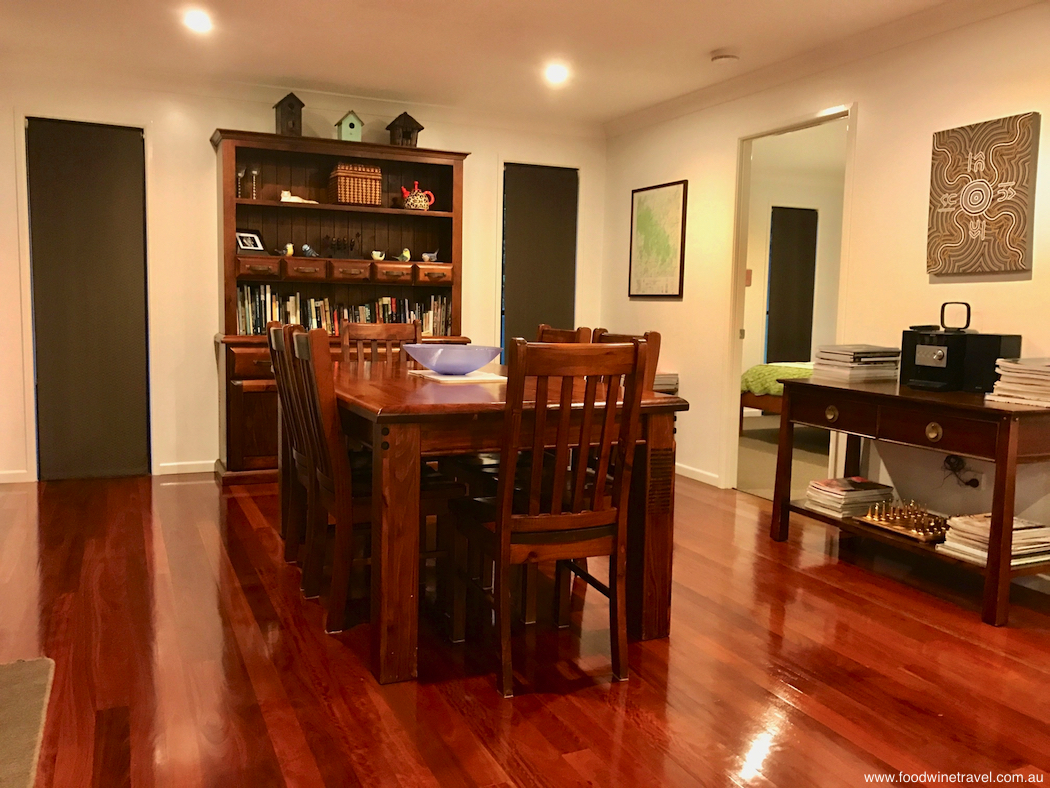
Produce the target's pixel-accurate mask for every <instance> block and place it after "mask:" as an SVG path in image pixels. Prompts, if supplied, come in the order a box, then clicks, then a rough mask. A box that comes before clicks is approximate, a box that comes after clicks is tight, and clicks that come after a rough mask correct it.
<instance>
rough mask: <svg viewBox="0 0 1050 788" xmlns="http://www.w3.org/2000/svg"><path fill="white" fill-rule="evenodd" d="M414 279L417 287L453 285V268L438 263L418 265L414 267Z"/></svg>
mask: <svg viewBox="0 0 1050 788" xmlns="http://www.w3.org/2000/svg"><path fill="white" fill-rule="evenodd" d="M412 269H413V270H412V278H413V280H414V281H415V283H416V284H417V285H432V286H435V287H439V286H442V285H451V284H452V274H453V272H452V266H451V265H440V264H438V263H416V264H415V265H414V266H412Z"/></svg>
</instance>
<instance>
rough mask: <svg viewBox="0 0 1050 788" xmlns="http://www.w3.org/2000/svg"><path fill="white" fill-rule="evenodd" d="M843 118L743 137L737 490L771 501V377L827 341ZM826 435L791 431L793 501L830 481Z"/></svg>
mask: <svg viewBox="0 0 1050 788" xmlns="http://www.w3.org/2000/svg"><path fill="white" fill-rule="evenodd" d="M848 122H849V118H848V117H835V118H831V119H829V120H828V121H826V122H823V123H819V124H817V125H811V126H808V127H806V128H801V129H793V130H790V131H786V132H783V133H777V134H770V135H766V136H761V137H757V138H755V139H753V140H750V141H749V142H750V162H749V163H750V167H749V173H748V182H747V189H748V192H747V193H748V207H747V217H746V220H747V236H746V241H747V250H746V272H745V281H744V285H745V287H744V303H743V328H742V330H741V338H742V342H741V351H740V352H741V359H740V360H741V366H740V369H741V372H742V376H741V390H742V393H741V405H740V413H739V422H738V427H739V437H738V447H737V469H736V470H737V482H736V488H737V489H738V490H741V491H742V492H747V493H751V494H753V495H757V496H760V497H762V498H767V499H771V498H772V497H773V482H774V478H775V476H776V457H777V437H778V433H779V425H780V416H779V413H780V395H781V393H782V390H783V387H782V386H781V385H780V384H778V383H777V379H778V378H785V377H808V375H809V373H810V369H811V361H812V358H813V352H814V351H815V350H816V348H817V347H819V346H821V345H829V344H834V343H835V340H836V332H837V318H838V290H839V257H840V254H841V249H842V217H843V199H844V195H845V179H846V148H847V131H848ZM829 440H830V433H828V432H827V431H826V430H819V429H815V428H813V429H809V428H805V427H796V429H795V452H794V459H793V468H792V488H793V489H792V497H801V496H803V495H804V494H805V489H806V486H807V485H808V484H809V482H810V481H812V480H814V479H823V478H826V477H827V476H828V475H829V454H830V444H829Z"/></svg>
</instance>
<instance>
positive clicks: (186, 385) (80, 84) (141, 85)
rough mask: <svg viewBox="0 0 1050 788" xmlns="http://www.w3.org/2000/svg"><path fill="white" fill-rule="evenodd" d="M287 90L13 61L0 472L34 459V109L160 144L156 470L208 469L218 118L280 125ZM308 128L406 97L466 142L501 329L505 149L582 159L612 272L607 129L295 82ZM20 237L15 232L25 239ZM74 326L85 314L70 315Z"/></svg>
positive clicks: (470, 313) (581, 297)
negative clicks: (547, 125) (30, 150)
mask: <svg viewBox="0 0 1050 788" xmlns="http://www.w3.org/2000/svg"><path fill="white" fill-rule="evenodd" d="M285 92H287V91H286V90H282V89H276V88H274V89H264V88H254V87H237V88H235V89H234V88H231V87H226V86H214V85H203V86H202V85H188V84H187V85H182V84H177V85H170V84H167V83H165V82H161V81H159V80H157V81H155V82H154V81H151V80H149V79H147V78H142V77H137V76H135V75H101V74H100V75H84V74H61V75H54V74H50V75H47V76H40V75H39V74H37V75H33V74H27V73H14V72H12V73H7V74H2V75H0V118H2V117H6V118H7V119H8V120H7V121H6V122H4V123H0V238H3V239H5V243H2V244H0V292H2V293H5V294H6V300H5V308H4V309H0V381H2V384H0V481H21V480H31V479H33V478H35V474H36V460H35V447H34V433H35V427H34V422H33V401H32V397H33V389H32V385H33V384H32V381H33V378H32V367H31V356H32V334H31V302H30V300H29V292H30V291H29V279H28V274H29V242H28V237H27V232H26V228H27V217H26V208H25V151H24V132H23V124H24V118H25V117H26V116H27V115H28V116H43V117H53V118H62V119H68V120H79V121H92V122H98V123H116V124H124V125H132V126H141V127H143V128H145V130H146V145H147V195H146V201H147V232H148V277H149V311H150V315H149V322H150V390H151V397H152V447H153V471H154V473H178V472H188V471H203V470H210V469H211V468H212V467H213V465H214V462H215V460H216V458H217V457H218V453H219V450H218V447H219V414H218V381H217V369H216V352H215V344H214V341H213V338H214V336H215V334H216V332H218V331H220V330H221V316H220V312H219V306H218V305H219V291H218V287H219V279H218V270H219V261H218V256H217V251H216V250H217V248H218V244H217V236H216V233H217V229H216V228H217V226H218V218H217V211H216V203H217V200H216V175H215V154H214V151H213V149H212V147H211V145H210V143H209V138H210V137H211V134H212V132H213V131H214V130H215V129H216V128H217V127H224V128H233V129H246V130H253V131H273V125H274V121H273V110H272V109H271V106H272V105H273V104H274V103H275V102H276V101H277V100H278V99H279V98H281V97H282V96H283V95H284V93H285ZM298 95H299V96H300V98H302V99H303V100H304V101H305V102H306V104H307V108H306V110H305V111H304V114H303V125H304V132H305V133H306V134H307V135H312V136H327V137H332V136H334V128H333V124H334V123H335V121H336V120H338V119H339V118H340V117H341V116H342V115H343V114H344V113H345V112H346V110H348V109H356V110H357V112H358V114H359V115H360V116H361V117H362V119H363V120H364V122H365V138H366V139H367V140H369V141H377V142H382V141H385V139H384V138H385V136H386V132H385V131H384V127H385V126H386V124H387V123H388V122H389V121H390V119H392V118H393V117H394V116H396V115H397V114H398V113H400V112H401V111H402V110H406V109H407V110H409V111H410V112H412V114H413V115H414V116H415V117H416V118H418V119H419V121H420V122H421V123H422V124H423V125H424V126H426V130H425V131H423V132H421V134H420V141H421V143H422V144H423V145H425V146H427V147H433V148H445V149H451V150H459V151H467V152H470V154H471V155H470V156H469V157H468V158H467V160H466V164H465V180H464V244H463V300H464V308H463V330H464V333H465V334H466V335H468V336H470V337H472V338H473V339H474V341H476V342H487V343H498V340H499V320H498V316H499V302H498V287H499V266H500V233H501V226H502V222H501V200H502V186H501V184H502V176H501V173H502V164H503V162H504V161H511V162H523V163H529V164H547V165H555V166H561V167H575V168H578V169H579V171H580V208H579V211H580V213H579V235H578V249H577V252H578V262H577V268H578V271H579V276H580V277H581V280H583V281H588V282H597V281H600V276H601V273H600V270H601V264H602V259H603V250H602V229H603V215H604V199H605V183H604V178H605V174H604V156H605V150H604V140H603V139H602V137H601V136H600V133H599V132H597V131H596V130H595V131H593V132H590V131H588V130H585V129H584V130H580V129H568V130H556V131H551V130H545V129H543V128H542V127H541V128H532V127H531V126H524V125H520V126H518V127H517V128H514V127H513V125H512V124H510V123H508V122H505V121H503V120H501V119H492V118H485V117H478V116H474V115H466V114H457V113H455V112H452V111H449V110H442V109H436V108H429V107H412V106H406V105H401V104H396V105H395V104H389V103H384V102H379V101H368V100H362V99H356V98H355V99H351V98H345V97H339V96H333V95H330V94H311V93H309V92H305V91H301V92H298ZM16 239H17V242H16ZM599 313H600V291H599V289H598V288H597V287H587V288H578V290H577V317H578V319H579V321H580V322H581V323H584V324H597V323H598V322H599V320H598V318H599ZM70 330H71V331H74V330H76V326H70Z"/></svg>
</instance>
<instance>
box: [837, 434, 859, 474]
mask: <svg viewBox="0 0 1050 788" xmlns="http://www.w3.org/2000/svg"><path fill="white" fill-rule="evenodd" d="M831 439H832V440H834V439H835V433H831ZM860 450H861V439H860V436H859V435H847V436H846V457H845V462H844V463H843V466H844V467H843V474H844V475H846V476H860Z"/></svg>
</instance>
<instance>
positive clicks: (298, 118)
mask: <svg viewBox="0 0 1050 788" xmlns="http://www.w3.org/2000/svg"><path fill="white" fill-rule="evenodd" d="M304 106H306V105H305V104H303V102H301V101H300V100H299V97H298V96H297V95H295V94H294V93H289V94H288V95H287V96H285V97H284V98H283V99H281V100H280V101H278V102H277V103H276V104H274V105H273V108H274V111H275V112H276V113H277V133H278V134H284V135H285V136H287V137H301V136H303V107H304Z"/></svg>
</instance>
